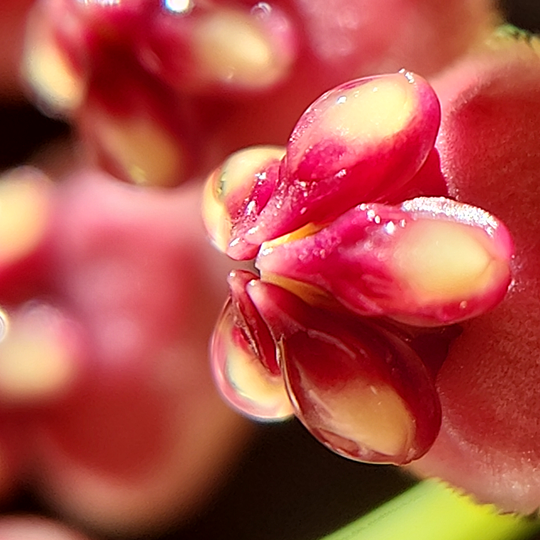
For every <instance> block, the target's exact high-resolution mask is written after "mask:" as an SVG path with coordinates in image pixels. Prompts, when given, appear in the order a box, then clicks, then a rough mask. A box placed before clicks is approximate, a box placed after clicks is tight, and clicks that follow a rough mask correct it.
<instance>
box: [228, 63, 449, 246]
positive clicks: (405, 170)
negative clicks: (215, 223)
mask: <svg viewBox="0 0 540 540" xmlns="http://www.w3.org/2000/svg"><path fill="white" fill-rule="evenodd" d="M439 121H440V108H439V102H438V99H437V96H436V95H435V93H434V91H433V90H432V88H431V87H430V86H429V84H428V83H427V82H426V81H424V80H423V79H422V78H421V77H418V76H417V75H414V74H412V73H408V72H400V73H396V74H392V75H383V76H377V77H369V78H365V79H358V80H355V81H352V82H348V83H346V84H344V85H341V86H338V87H337V88H335V89H333V90H331V91H329V92H327V93H326V94H324V95H323V96H322V97H320V98H319V99H318V100H317V101H315V102H314V103H313V104H312V105H311V106H310V107H309V108H308V109H307V111H306V112H305V113H304V114H303V116H302V117H301V118H300V120H299V121H298V123H297V124H296V127H295V128H294V131H293V133H292V135H291V137H290V140H289V143H288V145H287V154H286V157H285V158H284V160H283V163H282V166H281V170H280V182H279V184H278V185H277V188H276V190H275V192H274V193H273V195H272V197H271V198H270V200H269V201H268V204H267V205H266V206H265V207H264V208H263V209H262V211H261V213H260V216H258V219H257V222H256V223H255V224H253V223H251V222H250V223H249V224H247V225H246V226H245V227H243V228H242V229H241V230H239V231H238V235H239V236H241V237H244V239H245V241H247V242H250V243H252V244H257V245H260V244H261V243H262V242H264V241H266V240H270V239H273V238H276V237H278V236H281V235H283V234H286V233H290V232H292V231H294V230H295V229H298V228H299V227H302V226H304V225H306V224H308V223H310V222H314V223H325V222H328V221H329V220H332V219H334V218H336V217H337V216H339V215H341V214H342V213H343V212H344V211H346V210H348V209H350V208H352V207H353V206H355V205H357V204H359V203H361V202H364V201H369V200H371V201H378V200H382V201H383V200H386V199H387V198H388V197H389V196H390V194H391V192H392V191H395V190H396V189H399V188H401V187H402V186H403V185H404V184H406V183H407V182H408V181H410V180H411V179H412V178H413V177H414V175H415V174H416V173H417V172H418V171H419V169H420V168H421V167H422V165H423V164H424V162H425V161H426V159H427V157H428V155H429V154H430V152H431V150H432V149H433V145H434V143H435V137H436V135H437V130H438V128H439Z"/></svg>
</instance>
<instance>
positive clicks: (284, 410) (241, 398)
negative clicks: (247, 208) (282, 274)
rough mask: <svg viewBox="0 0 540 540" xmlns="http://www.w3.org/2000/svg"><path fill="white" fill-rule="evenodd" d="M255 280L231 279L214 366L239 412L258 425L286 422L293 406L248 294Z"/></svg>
mask: <svg viewBox="0 0 540 540" xmlns="http://www.w3.org/2000/svg"><path fill="white" fill-rule="evenodd" d="M256 279H257V277H256V276H255V275H253V274H252V273H251V272H247V271H236V272H232V273H231V275H230V276H229V287H230V291H231V292H230V297H229V300H228V301H227V303H226V305H225V308H224V309H223V312H222V314H221V316H220V318H219V320H218V322H217V325H216V328H215V330H214V334H213V337H212V343H211V358H212V367H213V371H214V377H215V379H216V382H217V386H218V388H219V390H220V391H221V393H222V395H223V396H224V397H225V398H226V399H227V401H228V402H229V403H230V404H231V405H232V406H233V407H234V408H236V409H237V410H239V411H240V412H242V413H243V414H246V415H248V416H250V417H252V418H256V419H259V420H282V419H284V418H287V417H289V416H291V415H292V406H291V403H290V401H289V397H288V396H287V393H286V390H285V384H284V382H283V377H282V375H281V370H280V368H279V366H278V364H277V360H276V348H275V344H274V341H273V339H272V336H271V334H270V331H269V329H268V327H267V325H266V323H265V322H264V321H263V319H262V318H261V316H260V315H259V313H258V312H257V309H256V308H255V306H254V305H253V302H252V301H251V299H250V297H249V296H248V294H247V292H246V286H247V285H248V284H249V283H250V282H251V281H252V280H256Z"/></svg>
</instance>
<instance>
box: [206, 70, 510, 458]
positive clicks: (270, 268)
mask: <svg viewBox="0 0 540 540" xmlns="http://www.w3.org/2000/svg"><path fill="white" fill-rule="evenodd" d="M439 123H440V106H439V101H438V98H437V96H436V94H435V92H434V90H433V89H432V88H431V86H430V85H429V84H428V83H427V82H426V81H425V80H424V79H422V78H421V77H419V76H418V75H415V74H413V73H410V72H407V71H401V72H399V73H396V74H390V75H383V76H376V77H369V78H364V79H358V80H354V81H352V82H348V83H346V84H343V85H341V86H338V87H337V88H334V89H332V90H330V91H329V92H327V93H326V94H324V95H323V96H322V97H320V98H319V99H318V100H317V101H315V102H314V103H313V104H312V105H311V106H310V107H309V108H308V109H307V110H306V112H305V113H304V114H303V115H302V116H301V118H300V120H299V121H298V123H297V124H296V126H295V128H294V130H293V132H292V134H291V136H290V139H289V141H288V144H287V146H286V147H285V148H280V147H252V148H247V149H245V150H241V151H239V152H237V153H235V154H233V155H232V156H231V157H229V158H228V159H227V160H226V161H225V162H224V163H223V165H222V166H221V167H219V168H218V169H217V170H216V171H215V172H214V173H213V174H212V175H211V176H210V177H209V179H208V181H207V184H206V188H205V198H204V203H203V214H204V219H205V223H206V226H207V230H208V232H209V234H210V236H211V239H212V241H213V242H214V244H215V245H216V246H217V247H218V248H219V249H220V250H222V251H223V252H225V253H226V254H228V255H229V256H230V257H231V258H233V259H236V260H244V261H248V260H252V259H254V264H255V267H256V268H257V269H258V274H255V273H253V272H252V271H251V270H236V271H233V272H232V273H231V274H230V276H229V286H230V296H229V299H228V300H227V303H226V305H225V308H224V310H223V312H222V315H221V317H220V319H219V321H218V323H217V325H216V329H215V332H214V336H213V339H212V344H211V356H212V364H213V369H214V374H215V378H216V380H217V383H218V387H219V388H220V390H221V392H222V394H223V395H224V396H225V398H226V399H227V400H228V401H229V402H230V403H231V404H232V405H233V406H234V407H235V408H236V409H238V410H240V411H241V412H243V413H245V414H247V415H248V416H251V417H254V418H258V419H263V420H280V419H285V418H288V417H290V416H292V415H296V416H297V417H298V418H299V419H300V421H301V422H302V423H303V424H304V425H305V426H306V427H307V429H308V430H309V431H310V432H311V433H312V434H313V435H314V436H315V437H316V438H317V439H319V440H320V441H321V442H322V443H323V444H325V445H326V446H328V447H329V448H331V449H332V450H334V451H335V452H337V453H339V454H342V455H344V456H347V457H349V458H352V459H356V460H360V461H366V462H374V463H394V464H405V463H409V462H411V461H412V460H415V459H418V458H419V457H421V456H422V455H423V454H425V453H426V452H427V450H428V449H429V448H430V447H431V445H432V444H433V442H434V440H435V438H436V437H437V434H438V432H439V428H440V422H441V406H440V401H439V396H438V393H437V390H436V388H435V384H434V378H435V375H436V372H437V369H438V368H439V367H440V365H441V363H442V362H443V361H444V357H445V350H446V347H447V346H448V343H449V341H450V340H451V339H452V337H453V336H455V335H457V334H458V333H459V326H458V325H456V323H460V322H462V321H465V320H467V319H470V318H473V317H476V316H478V315H481V314H483V313H485V312H486V311H489V310H491V309H492V308H494V307H495V306H496V305H497V304H498V303H499V302H501V300H502V299H503V298H504V296H505V294H506V292H507V290H508V288H509V286H510V284H511V281H512V272H511V263H512V256H513V242H512V239H511V236H510V234H509V232H508V230H507V228H506V227H505V225H504V224H503V223H502V222H501V221H500V220H498V219H497V218H496V217H495V216H493V215H491V214H489V213H488V212H486V211H484V210H482V209H481V208H478V207H475V206H471V205H468V204H465V203H463V202H458V201H456V200H453V199H450V198H448V197H447V195H448V193H447V191H446V185H445V183H444V180H443V177H442V174H441V172H440V170H441V169H440V163H439V157H438V153H437V150H436V149H435V147H434V145H435V140H436V137H437V133H438V129H439Z"/></svg>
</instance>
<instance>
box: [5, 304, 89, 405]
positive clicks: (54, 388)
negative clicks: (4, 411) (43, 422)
mask: <svg viewBox="0 0 540 540" xmlns="http://www.w3.org/2000/svg"><path fill="white" fill-rule="evenodd" d="M1 317H2V336H1V338H0V403H2V404H3V405H4V406H7V407H15V406H25V405H34V406H35V405H46V404H48V403H50V402H55V401H58V400H60V399H62V398H64V397H65V396H66V395H67V394H69V393H70V392H72V391H73V390H74V388H75V385H76V383H77V382H78V381H80V380H81V375H82V373H83V372H84V371H85V365H86V364H87V362H86V361H85V356H86V355H85V352H84V351H85V343H84V337H83V336H84V333H83V330H82V327H81V326H80V325H79V324H77V323H76V322H75V321H74V320H72V318H70V317H69V316H68V315H67V314H65V313H63V312H62V311H60V310H59V309H58V308H53V307H52V306H50V305H47V304H43V303H41V304H40V303H37V302H35V303H29V304H28V305H26V306H23V307H22V308H19V309H18V310H17V311H16V312H14V313H13V314H9V313H7V312H3V313H2V314H1Z"/></svg>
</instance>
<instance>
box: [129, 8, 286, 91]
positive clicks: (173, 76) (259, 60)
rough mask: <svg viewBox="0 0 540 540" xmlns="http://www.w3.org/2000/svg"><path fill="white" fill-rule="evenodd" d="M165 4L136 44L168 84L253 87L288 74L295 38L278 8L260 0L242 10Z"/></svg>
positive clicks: (193, 87) (183, 87) (203, 87)
mask: <svg viewBox="0 0 540 540" xmlns="http://www.w3.org/2000/svg"><path fill="white" fill-rule="evenodd" d="M164 4H165V9H163V10H161V11H160V13H156V15H155V16H154V18H153V20H152V22H151V26H150V28H149V29H148V37H147V38H146V42H145V38H144V37H143V40H142V41H143V43H142V44H141V45H139V48H140V52H139V57H140V59H141V61H142V63H143V65H145V67H146V68H147V69H148V70H149V71H150V72H153V73H155V74H156V75H157V76H158V77H159V78H160V79H162V80H163V81H165V82H166V83H167V84H170V85H171V87H173V88H176V89H178V90H188V91H193V90H199V91H203V92H205V93H207V92H209V91H212V90H214V91H219V90H221V91H222V90H223V89H224V88H225V89H227V88H228V89H234V90H236V91H238V90H240V91H242V90H245V91H258V90H267V89H268V88H269V87H272V86H274V85H275V84H277V83H279V82H281V81H283V80H284V79H285V78H286V77H287V76H288V74H289V69H290V68H291V65H292V63H293V61H294V60H295V59H296V41H297V38H296V37H295V35H294V32H293V28H292V25H291V22H290V20H289V18H288V17H287V16H286V15H285V13H284V12H283V11H282V10H280V9H279V8H278V7H276V6H272V5H270V4H268V3H260V4H258V5H256V6H254V7H253V8H252V9H251V11H243V10H239V9H228V8H224V7H215V6H214V7H213V9H208V8H205V6H201V5H195V2H194V1H193V0H184V1H182V2H178V1H176V2H175V1H173V0H169V1H167V2H164Z"/></svg>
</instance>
